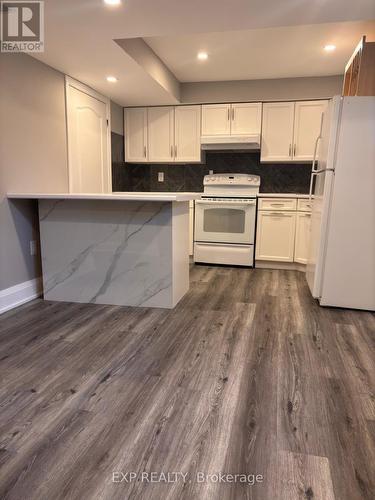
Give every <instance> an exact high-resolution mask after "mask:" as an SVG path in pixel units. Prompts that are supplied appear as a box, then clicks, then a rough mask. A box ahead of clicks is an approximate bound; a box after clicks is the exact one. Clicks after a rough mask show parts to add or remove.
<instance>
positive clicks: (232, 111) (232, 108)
mask: <svg viewBox="0 0 375 500" xmlns="http://www.w3.org/2000/svg"><path fill="white" fill-rule="evenodd" d="M232 120H233V121H234V108H232Z"/></svg>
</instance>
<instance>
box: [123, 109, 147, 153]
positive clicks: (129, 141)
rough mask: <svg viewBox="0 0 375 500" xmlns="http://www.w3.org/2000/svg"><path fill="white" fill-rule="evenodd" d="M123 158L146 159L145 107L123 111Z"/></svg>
mask: <svg viewBox="0 0 375 500" xmlns="http://www.w3.org/2000/svg"><path fill="white" fill-rule="evenodd" d="M124 113H125V115H124V119H125V121H124V124H125V126H124V128H125V160H126V161H128V162H145V161H147V108H129V109H125V111H124Z"/></svg>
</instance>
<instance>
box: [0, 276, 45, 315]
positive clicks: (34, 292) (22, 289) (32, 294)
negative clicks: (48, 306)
mask: <svg viewBox="0 0 375 500" xmlns="http://www.w3.org/2000/svg"><path fill="white" fill-rule="evenodd" d="M41 293H42V278H35V279H33V280H30V281H24V282H23V283H19V284H18V285H15V286H11V287H10V288H6V289H5V290H1V291H0V314H2V313H4V312H6V311H9V310H10V309H13V308H15V307H18V306H20V305H22V304H25V303H26V302H29V301H30V300H33V299H36V298H37V297H39V296H40V295H41Z"/></svg>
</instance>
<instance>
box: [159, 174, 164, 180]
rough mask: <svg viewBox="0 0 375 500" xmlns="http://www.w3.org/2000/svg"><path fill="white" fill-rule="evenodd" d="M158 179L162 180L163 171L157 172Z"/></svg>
mask: <svg viewBox="0 0 375 500" xmlns="http://www.w3.org/2000/svg"><path fill="white" fill-rule="evenodd" d="M158 181H159V182H164V172H158Z"/></svg>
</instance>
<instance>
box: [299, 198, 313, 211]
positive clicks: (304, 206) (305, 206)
mask: <svg viewBox="0 0 375 500" xmlns="http://www.w3.org/2000/svg"><path fill="white" fill-rule="evenodd" d="M297 202H298V203H297V210H298V211H299V212H311V201H310V200H309V199H306V198H302V199H299V200H297Z"/></svg>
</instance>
